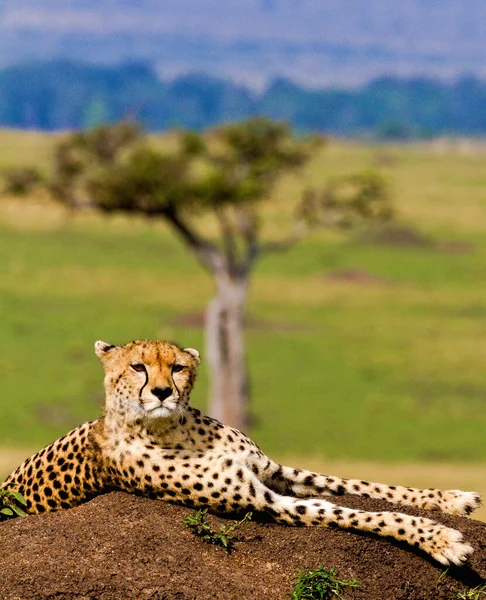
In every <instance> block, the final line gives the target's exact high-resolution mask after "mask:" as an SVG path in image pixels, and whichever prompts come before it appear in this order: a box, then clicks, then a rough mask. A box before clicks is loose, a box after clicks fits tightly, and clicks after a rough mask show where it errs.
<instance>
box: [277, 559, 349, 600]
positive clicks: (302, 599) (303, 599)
mask: <svg viewBox="0 0 486 600" xmlns="http://www.w3.org/2000/svg"><path fill="white" fill-rule="evenodd" d="M295 580H296V581H297V583H296V585H295V587H294V589H293V591H292V592H291V593H290V594H288V596H289V598H290V599H291V600H328V599H333V598H339V599H340V600H343V597H342V596H341V591H342V590H343V589H345V588H355V587H357V585H358V580H357V579H350V580H349V581H345V580H343V579H339V578H338V577H337V575H336V569H326V568H325V567H322V566H321V567H319V568H318V569H315V570H314V571H312V570H311V571H306V570H302V571H299V572H298V573H297V575H296V576H295Z"/></svg>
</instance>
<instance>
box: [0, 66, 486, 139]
mask: <svg viewBox="0 0 486 600" xmlns="http://www.w3.org/2000/svg"><path fill="white" fill-rule="evenodd" d="M253 115H267V116H269V117H272V118H275V119H283V120H286V121H289V122H290V123H292V124H293V125H294V126H295V127H296V128H297V129H298V130H299V131H303V132H305V131H320V132H325V133H330V134H333V135H340V136H353V137H362V136H367V137H370V136H371V137H375V138H381V139H383V138H385V139H409V138H417V137H419V138H420V137H430V136H437V135H442V134H460V135H476V136H484V135H486V83H484V82H482V81H481V80H479V79H476V78H474V77H467V78H461V79H459V80H457V81H455V82H452V83H444V82H441V81H438V80H434V79H430V78H428V79H427V78H419V77H412V78H407V79H404V78H397V77H381V78H378V79H375V80H373V81H371V82H370V83H368V84H366V85H363V86H361V87H359V88H356V89H353V90H345V89H344V90H343V89H341V90H340V89H337V88H335V87H323V88H320V89H308V88H305V87H303V86H300V85H298V84H296V83H293V82H291V81H289V80H287V79H282V78H279V79H275V80H273V81H272V82H271V83H269V85H268V86H267V87H266V88H265V89H264V90H262V91H261V92H258V93H257V92H255V91H254V90H251V89H249V88H247V87H245V86H243V85H238V84H236V83H234V82H232V81H231V80H228V79H220V78H216V77H212V76H209V75H202V74H187V75H181V76H179V77H176V78H174V79H173V80H171V81H169V82H167V81H166V82H164V81H162V80H161V79H160V78H159V77H158V76H157V74H156V73H155V72H154V70H153V69H151V68H150V67H149V66H148V65H145V64H143V63H131V64H127V65H120V66H116V67H108V66H100V65H88V64H83V63H73V62H67V61H58V62H50V63H32V64H30V65H19V66H12V67H8V68H5V69H3V70H0V126H6V127H17V128H27V129H43V130H62V129H73V128H76V129H77V128H84V127H89V126H93V125H97V124H100V123H105V122H113V121H117V120H119V119H122V118H125V117H134V118H136V119H138V120H139V121H140V122H141V123H142V124H143V125H144V126H145V127H146V128H147V129H149V130H152V131H157V130H163V129H169V128H174V127H187V128H195V129H203V128H205V127H209V126H212V125H215V124H218V123H222V122H227V121H234V120H238V119H243V118H246V117H250V116H253Z"/></svg>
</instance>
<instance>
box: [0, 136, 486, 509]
mask: <svg viewBox="0 0 486 600" xmlns="http://www.w3.org/2000/svg"><path fill="white" fill-rule="evenodd" d="M53 139H54V138H53V136H47V135H41V134H33V133H20V132H10V131H3V132H0V169H3V168H5V167H12V166H16V165H22V166H24V165H40V166H42V168H48V163H49V155H50V152H51V149H52V144H53ZM485 165H486V149H484V148H481V147H480V146H467V147H465V148H462V147H455V148H439V147H433V146H419V145H417V146H413V145H410V146H374V145H358V144H352V143H343V142H330V143H329V144H328V146H327V147H325V148H324V149H323V150H322V151H320V152H319V153H318V154H317V155H316V157H315V159H314V160H313V161H312V163H311V164H310V165H309V166H308V168H307V169H306V171H305V172H304V173H302V174H301V176H300V177H289V178H288V179H287V180H286V181H284V182H282V184H281V185H280V186H279V188H278V189H277V190H276V191H275V194H274V198H272V199H270V200H269V201H268V202H267V203H266V205H265V207H264V210H263V213H264V222H263V227H264V230H266V234H267V235H268V236H270V237H273V238H276V237H278V236H279V235H281V234H283V233H284V232H285V231H286V229H287V228H288V226H289V214H290V213H291V207H292V205H293V202H294V200H295V199H296V197H297V196H298V194H299V192H300V191H301V190H302V188H303V187H305V186H306V185H320V184H324V183H325V182H326V181H327V180H328V179H329V178H330V177H332V176H336V175H339V174H344V173H352V172H356V171H362V170H366V169H370V168H373V169H379V170H380V171H381V172H382V173H383V174H384V175H385V176H386V178H387V180H388V181H389V184H390V188H391V192H392V194H393V198H394V203H395V207H396V211H397V218H398V220H399V223H400V226H399V227H398V225H397V226H396V227H395V229H394V231H391V232H385V233H380V232H374V233H369V232H368V233H367V232H359V233H355V234H352V235H348V234H346V235H344V234H338V233H335V232H329V231H319V232H315V233H314V234H312V235H311V236H310V237H309V238H308V239H307V240H306V241H304V242H303V243H301V244H300V245H299V246H296V247H294V248H293V249H292V250H290V251H288V252H287V253H285V254H278V255H277V254H276V255H272V256H270V257H268V258H266V259H264V260H263V261H262V262H261V263H260V264H259V266H258V268H257V271H256V273H255V276H254V278H253V280H252V287H251V293H250V299H249V304H248V312H249V318H248V331H247V347H248V363H249V368H250V372H251V376H252V383H251V385H252V412H253V415H254V426H253V431H252V432H251V433H252V436H253V437H254V439H255V440H256V441H257V442H258V443H259V444H260V445H261V446H262V447H263V449H264V450H265V451H267V452H268V453H269V454H271V455H273V456H275V457H280V458H283V457H285V458H287V459H289V460H291V461H292V462H293V463H295V464H296V465H298V466H308V467H312V468H317V469H322V470H326V471H331V470H334V468H335V469H336V471H337V470H338V469H339V473H336V474H342V475H346V476H348V475H354V476H357V477H365V478H374V479H383V480H384V481H387V482H389V483H405V484H408V485H421V486H428V485H430V486H435V485H440V486H442V487H468V488H473V489H477V490H478V491H482V492H483V493H486V442H485V432H486V375H485V364H486V266H485V265H486V169H485ZM204 225H205V227H207V228H208V230H211V228H212V223H211V222H210V221H209V220H207V221H206V222H205V223H204ZM211 293H212V285H211V280H210V278H209V277H208V275H206V273H205V272H204V271H203V270H202V268H200V267H199V265H198V264H197V263H196V262H195V260H194V259H193V258H192V257H191V256H190V255H189V254H188V253H187V251H186V249H185V248H184V247H183V245H182V244H181V243H180V242H179V241H178V240H177V239H176V238H175V237H174V236H173V235H172V233H171V232H170V231H169V230H168V229H167V228H166V227H165V226H164V225H163V224H161V223H148V222H144V221H142V220H132V221H129V220H127V219H125V218H121V217H98V216H96V215H91V214H85V215H81V216H78V217H72V216H70V215H67V214H65V213H63V212H62V211H61V210H60V209H58V208H57V207H55V206H53V205H52V204H49V203H48V202H46V201H45V199H44V198H42V197H31V198H28V199H24V200H16V199H13V198H9V197H5V196H3V197H0V324H1V325H0V326H1V331H2V334H1V335H0V377H1V382H2V388H1V396H0V476H1V475H3V474H6V473H7V471H8V469H10V468H11V467H13V466H15V463H17V462H18V461H19V460H21V458H23V456H24V455H25V454H27V453H28V452H29V451H30V450H31V449H32V450H33V449H36V448H38V447H39V446H40V445H42V444H44V443H47V442H49V441H51V440H52V439H54V438H55V437H57V436H58V435H60V434H62V433H63V432H65V431H67V429H69V428H70V427H72V426H74V425H76V424H78V423H79V422H80V421H82V420H85V419H89V418H94V417H96V416H97V414H98V412H99V409H100V404H101V402H102V398H103V393H102V372H101V368H100V365H99V364H98V361H97V359H96V357H95V356H94V354H93V352H92V346H93V342H94V341H95V340H97V339H104V340H106V341H109V342H114V343H122V342H124V341H128V340H130V339H134V338H140V337H161V338H168V339H174V340H179V341H180V343H181V344H184V345H186V346H194V347H196V348H199V349H200V350H201V351H202V354H203V356H204V341H203V332H202V329H201V314H202V311H203V310H204V307H205V305H206V303H207V301H208V300H209V298H210V297H211ZM206 391H207V376H206V372H205V367H204V363H203V365H202V369H201V376H200V379H199V382H198V384H197V386H196V390H195V393H194V403H195V404H196V405H197V406H199V407H204V405H205V397H206ZM2 448H3V450H2ZM482 514H483V517H484V516H486V513H485V512H483V513H482Z"/></svg>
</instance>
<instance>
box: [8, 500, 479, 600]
mask: <svg viewBox="0 0 486 600" xmlns="http://www.w3.org/2000/svg"><path fill="white" fill-rule="evenodd" d="M340 502H342V503H343V504H346V505H347V506H352V507H355V508H365V509H367V510H384V509H385V510H386V509H389V508H390V505H389V504H387V503H386V502H382V501H374V500H365V499H360V498H354V497H353V498H352V497H344V499H342V498H340ZM191 512H193V511H191V510H190V509H187V508H184V507H180V506H175V505H170V504H167V503H164V502H160V501H156V500H150V499H148V498H139V497H136V496H130V495H128V494H123V493H112V494H107V495H105V496H100V497H98V498H96V499H95V500H93V501H91V502H88V503H87V504H84V505H82V506H80V507H78V508H75V509H71V510H67V511H61V512H59V513H51V514H48V515H39V516H32V517H27V518H23V519H15V520H12V521H5V522H3V523H1V524H0V573H1V576H0V598H2V599H3V600H13V599H21V600H41V599H42V600H61V599H62V600H67V599H72V598H75V599H77V600H81V599H82V600H88V599H89V600H95V599H96V600H114V599H117V600H122V599H123V600H128V599H133V600H176V599H177V600H188V599H195V598H197V599H198V600H205V599H207V598H218V599H220V600H221V599H239V600H241V599H252V600H260V599H265V600H272V599H279V600H282V599H284V598H286V594H287V593H288V592H289V591H290V590H291V589H292V587H293V583H292V578H293V576H294V574H295V573H296V571H298V570H300V569H302V568H315V567H318V566H320V565H324V566H326V567H328V568H331V567H335V568H336V569H337V573H338V575H339V576H341V577H342V578H344V579H351V578H357V579H359V586H358V588H356V589H355V590H352V591H350V592H349V593H347V594H346V593H344V597H345V598H355V599H357V600H360V599H361V600H381V599H383V600H385V599H386V600H392V599H393V600H401V599H403V600H405V599H406V600H419V599H421V600H422V599H425V598H426V599H432V598H433V599H434V600H446V599H447V600H451V599H452V598H457V597H458V595H457V594H458V592H459V591H462V590H464V589H465V588H472V587H475V586H478V585H481V584H482V583H484V579H483V578H484V577H486V524H484V523H480V522H478V521H473V520H469V519H464V518H459V517H443V516H442V515H440V517H439V515H433V516H435V517H437V518H440V520H441V521H442V522H444V523H446V524H448V525H450V526H453V527H456V528H458V529H460V530H461V531H462V532H463V533H464V534H465V537H466V538H467V539H468V540H469V541H470V542H471V543H472V544H473V546H474V548H475V553H474V555H473V557H472V559H471V562H470V565H468V566H465V567H461V568H450V569H449V570H448V572H447V573H446V574H445V575H444V576H443V577H440V575H441V573H443V571H444V568H443V567H441V566H440V565H438V564H437V563H435V562H433V561H432V560H430V559H428V558H427V557H426V556H425V555H424V554H422V553H421V552H417V551H415V550H413V549H410V548H408V547H407V546H405V545H402V544H400V543H397V542H395V541H391V540H388V539H386V540H385V539H379V538H374V537H372V536H368V535H361V534H357V533H352V532H349V531H342V530H335V529H323V528H319V527H310V528H296V527H286V526H283V525H277V524H274V523H268V522H254V521H252V522H251V523H249V524H248V525H246V526H245V528H244V529H243V530H242V531H241V532H240V533H239V539H238V541H237V542H236V544H235V550H234V551H233V553H232V554H231V555H228V554H227V553H226V552H225V550H224V549H223V548H220V547H217V546H212V545H208V544H206V543H205V542H203V541H202V540H201V539H200V538H198V537H196V536H194V535H193V534H191V532H190V531H189V530H188V529H187V528H186V527H185V526H184V524H183V520H184V518H185V517H186V516H187V515H189V514H190V513H191ZM407 512H410V513H413V514H418V513H417V512H415V511H408V510H407ZM429 516H430V513H429ZM209 520H210V521H211V522H212V523H213V524H214V525H217V526H219V524H220V523H223V522H225V520H223V519H219V518H217V517H209ZM439 577H440V579H439Z"/></svg>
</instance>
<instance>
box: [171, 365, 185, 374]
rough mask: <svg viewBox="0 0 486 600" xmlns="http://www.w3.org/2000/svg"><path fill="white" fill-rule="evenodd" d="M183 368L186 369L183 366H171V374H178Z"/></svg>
mask: <svg viewBox="0 0 486 600" xmlns="http://www.w3.org/2000/svg"><path fill="white" fill-rule="evenodd" d="M185 368H186V367H185V366H184V365H173V366H172V372H173V373H179V372H180V371H182V370H183V369H185Z"/></svg>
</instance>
